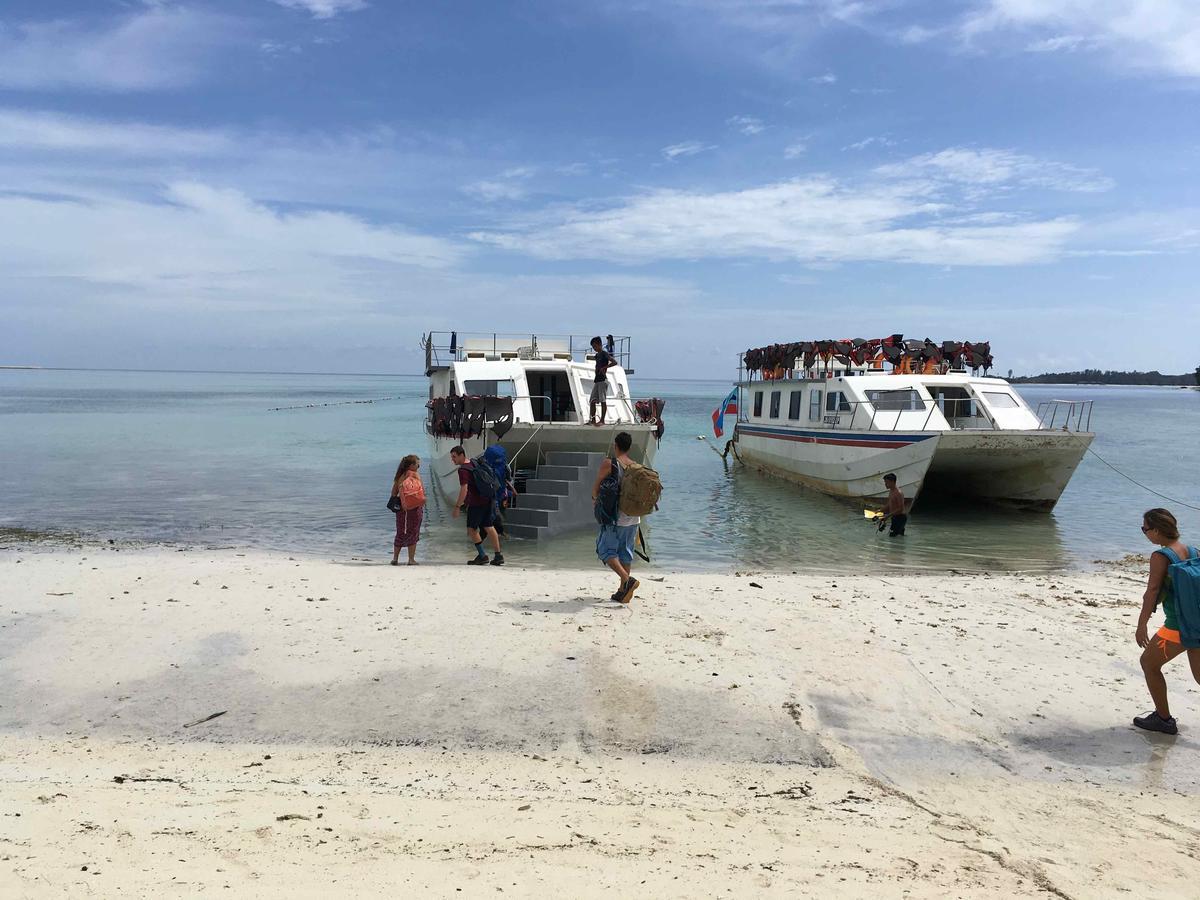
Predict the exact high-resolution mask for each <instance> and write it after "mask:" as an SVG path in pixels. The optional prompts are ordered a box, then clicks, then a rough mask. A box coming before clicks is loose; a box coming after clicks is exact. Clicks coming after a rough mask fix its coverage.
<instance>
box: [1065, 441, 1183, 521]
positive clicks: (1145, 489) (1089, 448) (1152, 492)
mask: <svg viewBox="0 0 1200 900" xmlns="http://www.w3.org/2000/svg"><path fill="white" fill-rule="evenodd" d="M1087 452H1088V453H1090V454H1092V456H1094V457H1096V459H1098V460H1100V462H1102V463H1104V464H1105V465H1106V466H1108V467H1109V468H1110V469H1112V470H1113V471H1114V472H1116V473H1117V474H1118V475H1120V476H1121V477H1122V478H1125V479H1128V480H1129V481H1131V482H1133V483H1134V484H1136V485H1137V486H1138V487H1140V488H1141V489H1142V490H1144V491H1149V492H1150V493H1151V494H1153V495H1154V496H1155V497H1162V498H1163V499H1164V500H1169V501H1170V502H1171V503H1178V504H1179V505H1180V506H1186V507H1187V508H1188V509H1194V510H1197V511H1198V512H1200V506H1193V505H1192V504H1191V503H1188V502H1187V501H1186V500H1180V499H1179V498H1178V497H1169V496H1167V495H1166V494H1164V493H1162V492H1161V491H1156V490H1155V489H1154V488H1152V487H1148V486H1147V485H1144V484H1142V483H1141V482H1140V481H1138V480H1137V479H1136V478H1134V477H1133V476H1132V475H1126V474H1125V473H1124V472H1122V471H1121V470H1120V469H1118V468H1117V467H1116V466H1114V465H1113V464H1112V463H1110V462H1109V461H1108V460H1107V459H1105V458H1104V457H1103V456H1101V455H1100V454H1099V453H1097V452H1096V451H1095V450H1093V449H1092V448H1091V447H1088V448H1087Z"/></svg>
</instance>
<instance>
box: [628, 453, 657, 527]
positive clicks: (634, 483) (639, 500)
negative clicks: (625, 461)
mask: <svg viewBox="0 0 1200 900" xmlns="http://www.w3.org/2000/svg"><path fill="white" fill-rule="evenodd" d="M622 468H623V471H622V472H621V514H622V515H626V516H648V515H650V513H652V512H654V511H655V510H656V509H658V498H659V497H661V496H662V481H661V480H660V479H659V477H658V473H657V472H655V471H654V470H653V469H651V468H650V467H649V466H643V465H641V464H640V463H630V464H629V465H627V466H623V467H622Z"/></svg>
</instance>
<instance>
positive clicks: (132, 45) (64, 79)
mask: <svg viewBox="0 0 1200 900" xmlns="http://www.w3.org/2000/svg"><path fill="white" fill-rule="evenodd" d="M237 39H238V38H237V36H236V32H235V30H234V27H233V23H232V21H231V20H230V19H228V18H226V17H223V16H219V15H216V14H213V13H208V12H203V11H199V10H193V9H188V8H184V7H158V6H155V7H150V8H148V9H144V10H142V11H140V12H138V13H136V14H134V15H131V16H127V17H124V18H121V19H118V20H115V21H109V22H106V24H104V25H102V26H94V25H88V24H85V23H83V22H80V21H74V20H66V19H57V20H52V21H42V22H21V23H17V24H7V25H6V24H4V23H0V87H7V88H16V89H20V90H61V89H63V88H74V89H78V90H84V91H144V90H159V89H165V88H175V87H181V86H183V85H187V84H191V83H192V82H194V81H197V80H199V79H200V78H201V77H202V76H203V75H204V73H205V71H206V69H207V66H208V64H209V63H210V61H211V59H212V57H213V56H214V55H215V54H216V53H218V52H219V51H220V49H221V48H222V47H223V46H225V45H227V44H228V43H229V41H231V40H237Z"/></svg>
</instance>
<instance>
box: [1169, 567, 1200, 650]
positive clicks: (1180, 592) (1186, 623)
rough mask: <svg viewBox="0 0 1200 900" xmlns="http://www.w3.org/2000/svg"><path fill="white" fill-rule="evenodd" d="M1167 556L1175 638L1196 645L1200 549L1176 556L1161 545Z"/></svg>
mask: <svg viewBox="0 0 1200 900" xmlns="http://www.w3.org/2000/svg"><path fill="white" fill-rule="evenodd" d="M1161 552H1162V554H1163V556H1165V557H1166V558H1167V577H1169V578H1170V579H1171V592H1172V593H1173V594H1174V595H1175V618H1176V619H1177V620H1178V621H1179V641H1180V643H1182V644H1183V646H1185V647H1188V648H1191V649H1195V648H1197V647H1200V551H1197V550H1196V548H1195V547H1188V558H1187V559H1180V558H1179V554H1178V553H1176V552H1175V551H1174V550H1172V549H1171V548H1170V547H1163V548H1162V551H1161Z"/></svg>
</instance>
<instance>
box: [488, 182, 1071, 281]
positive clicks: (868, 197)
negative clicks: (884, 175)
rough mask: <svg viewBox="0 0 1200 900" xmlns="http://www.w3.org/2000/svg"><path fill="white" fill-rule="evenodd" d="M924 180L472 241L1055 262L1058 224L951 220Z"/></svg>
mask: <svg viewBox="0 0 1200 900" xmlns="http://www.w3.org/2000/svg"><path fill="white" fill-rule="evenodd" d="M938 190H939V185H937V184H935V183H932V182H928V181H904V182H864V183H862V184H849V185H848V184H843V183H840V182H837V181H835V180H833V179H830V178H823V177H816V178H802V179H795V180H792V181H783V182H777V183H773V184H768V185H764V186H761V187H754V188H748V189H745V190H738V191H719V192H714V193H703V192H691V191H677V190H656V191H650V192H647V193H644V194H641V195H638V196H635V197H630V198H626V199H623V200H620V201H618V202H616V203H612V204H610V205H609V206H608V207H607V208H605V209H595V208H594V207H591V206H588V207H583V206H580V207H570V208H567V209H560V210H551V211H548V212H547V213H545V214H543V215H542V216H540V217H538V218H535V219H532V220H529V221H526V222H525V223H523V224H518V225H515V226H514V227H512V228H510V229H509V230H507V231H488V232H477V233H475V234H472V235H470V237H472V238H474V239H475V240H478V241H482V242H485V243H488V244H492V245H494V246H498V247H503V248H507V249H510V250H515V251H519V252H522V253H528V254H530V255H533V256H537V257H541V258H545V259H609V260H614V261H618V262H625V263H641V262H649V261H653V260H664V259H679V260H687V259H697V258H710V259H712V258H715V259H737V258H765V259H770V260H795V261H803V262H817V263H829V262H849V261H859V260H873V261H887V262H907V263H929V264H945V265H1020V264H1027V263H1036V262H1043V261H1047V260H1051V259H1054V258H1057V257H1058V256H1059V255H1061V252H1062V249H1063V246H1064V244H1065V242H1066V241H1067V240H1068V239H1069V238H1070V237H1071V236H1072V235H1073V234H1074V233H1075V232H1076V230H1077V229H1078V224H1077V223H1076V222H1075V221H1074V220H1073V219H1072V218H1070V217H1065V216H1060V217H1055V218H1051V219H1043V220H1032V221H1016V222H1007V223H1002V224H974V223H967V224H955V223H953V222H948V223H947V222H941V221H939V216H940V215H941V214H943V213H949V212H953V208H952V207H950V206H949V205H948V204H946V203H945V202H943V201H940V200H938V199H937V197H936V194H937V192H938Z"/></svg>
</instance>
